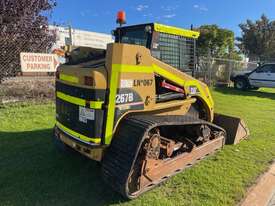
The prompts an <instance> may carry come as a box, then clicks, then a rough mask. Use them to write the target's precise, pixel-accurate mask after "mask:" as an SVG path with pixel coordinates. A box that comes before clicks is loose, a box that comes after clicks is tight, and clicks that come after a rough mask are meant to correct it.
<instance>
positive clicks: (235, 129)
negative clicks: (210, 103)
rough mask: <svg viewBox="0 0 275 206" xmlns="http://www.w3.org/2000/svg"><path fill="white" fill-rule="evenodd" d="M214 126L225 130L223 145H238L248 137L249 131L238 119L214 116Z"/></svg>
mask: <svg viewBox="0 0 275 206" xmlns="http://www.w3.org/2000/svg"><path fill="white" fill-rule="evenodd" d="M214 124H216V125H218V126H220V127H222V128H224V129H225V130H226V134H227V135H226V141H225V144H238V143H239V142H240V141H242V140H243V139H245V138H247V137H248V136H249V130H248V128H247V126H246V125H245V123H244V121H243V120H242V119H240V118H238V117H231V116H227V115H223V114H215V117H214Z"/></svg>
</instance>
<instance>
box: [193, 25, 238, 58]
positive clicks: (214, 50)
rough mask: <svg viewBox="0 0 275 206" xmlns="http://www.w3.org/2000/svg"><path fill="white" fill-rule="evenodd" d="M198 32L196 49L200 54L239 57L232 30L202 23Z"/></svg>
mask: <svg viewBox="0 0 275 206" xmlns="http://www.w3.org/2000/svg"><path fill="white" fill-rule="evenodd" d="M197 30H198V31H199V32H200V37H199V39H198V50H199V54H200V56H208V55H211V56H212V57H219V58H231V59H237V60H239V59H240V56H239V54H238V52H237V51H236V49H235V44H234V40H235V38H234V32H233V31H230V30H228V29H223V28H219V27H218V26H217V25H203V26H200V27H199V28H198V29H197Z"/></svg>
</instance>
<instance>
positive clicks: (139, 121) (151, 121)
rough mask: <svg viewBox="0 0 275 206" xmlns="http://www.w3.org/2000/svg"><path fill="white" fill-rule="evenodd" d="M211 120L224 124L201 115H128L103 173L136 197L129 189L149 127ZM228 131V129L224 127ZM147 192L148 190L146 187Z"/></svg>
mask: <svg viewBox="0 0 275 206" xmlns="http://www.w3.org/2000/svg"><path fill="white" fill-rule="evenodd" d="M190 124H207V125H209V126H212V127H215V128H216V129H218V130H221V131H224V130H223V129H222V128H220V127H218V126H216V125H214V124H212V123H209V122H206V121H204V120H200V119H197V118H195V117H193V116H189V115H185V116H151V115H150V116H149V115H136V116H131V117H127V118H125V119H124V120H122V122H121V123H120V126H119V127H118V129H117V132H116V134H115V135H114V137H113V141H112V143H111V145H110V146H109V148H108V149H107V151H106V154H105V155H104V158H103V161H102V177H103V179H104V180H105V182H106V183H107V184H109V185H111V187H112V188H113V189H114V190H115V191H117V192H119V193H120V194H122V195H123V196H124V197H126V198H128V199H133V198H135V197H136V196H132V195H131V194H129V192H128V189H127V188H128V187H127V183H128V178H129V175H130V172H131V170H132V168H133V166H134V163H135V160H136V158H137V156H138V154H139V150H140V147H141V145H142V142H143V140H144V139H145V137H146V134H147V132H148V131H150V130H151V129H152V128H154V127H157V126H164V125H190ZM224 132H225V131H224ZM144 192H145V191H144Z"/></svg>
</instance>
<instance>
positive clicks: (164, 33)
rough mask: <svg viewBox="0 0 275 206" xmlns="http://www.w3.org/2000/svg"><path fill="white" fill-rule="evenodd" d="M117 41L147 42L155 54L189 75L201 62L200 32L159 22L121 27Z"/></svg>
mask: <svg viewBox="0 0 275 206" xmlns="http://www.w3.org/2000/svg"><path fill="white" fill-rule="evenodd" d="M113 34H114V36H115V42H117V43H119V42H120V43H127V44H135V45H141V46H145V47H146V48H148V49H149V50H150V51H151V55H152V56H153V57H155V58H157V59H159V60H161V61H163V62H165V63H167V64H169V65H171V66H173V67H175V68H177V69H179V70H181V71H183V72H185V73H188V74H189V75H193V73H194V70H195V68H196V65H197V48H196V42H197V39H198V37H199V32H196V31H192V30H185V29H181V28H177V27H172V26H166V25H162V24H157V23H149V24H140V25H134V26H125V27H119V28H117V29H116V30H115V31H114V32H113Z"/></svg>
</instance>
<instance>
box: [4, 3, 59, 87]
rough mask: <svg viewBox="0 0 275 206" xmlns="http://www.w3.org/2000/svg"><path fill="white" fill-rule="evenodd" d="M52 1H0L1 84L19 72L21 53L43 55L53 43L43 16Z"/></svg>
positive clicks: (52, 36)
mask: <svg viewBox="0 0 275 206" xmlns="http://www.w3.org/2000/svg"><path fill="white" fill-rule="evenodd" d="M55 5H56V2H55V0H0V82H1V80H2V79H4V78H6V77H10V76H15V75H16V74H17V72H18V71H19V70H20V58H19V57H20V52H46V51H47V50H49V49H50V48H51V46H52V44H53V43H54V41H55V35H54V34H53V33H50V32H49V30H48V18H47V16H46V12H50V11H51V10H52V9H53V7H54V6H55Z"/></svg>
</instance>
